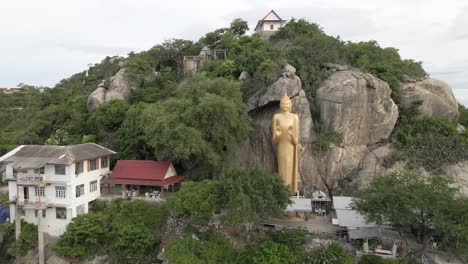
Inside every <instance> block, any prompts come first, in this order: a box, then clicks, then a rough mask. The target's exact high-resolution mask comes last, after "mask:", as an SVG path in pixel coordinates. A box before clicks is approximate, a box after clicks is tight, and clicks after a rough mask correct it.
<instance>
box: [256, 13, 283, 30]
mask: <svg viewBox="0 0 468 264" xmlns="http://www.w3.org/2000/svg"><path fill="white" fill-rule="evenodd" d="M285 23H286V20H283V19H282V18H281V17H280V16H278V14H276V12H275V11H273V10H271V11H270V12H269V13H268V14H267V15H266V16H265V17H264V18H262V19H260V20H259V21H258V23H257V26H256V27H255V33H258V34H260V35H262V36H263V35H266V36H268V35H270V34H271V33H273V32H275V31H278V29H280V28H281V27H283V26H284V24H285Z"/></svg>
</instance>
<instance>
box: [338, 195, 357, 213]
mask: <svg viewBox="0 0 468 264" xmlns="http://www.w3.org/2000/svg"><path fill="white" fill-rule="evenodd" d="M352 202H353V197H348V196H333V208H335V209H337V210H338V209H351V206H350V205H351V203H352Z"/></svg>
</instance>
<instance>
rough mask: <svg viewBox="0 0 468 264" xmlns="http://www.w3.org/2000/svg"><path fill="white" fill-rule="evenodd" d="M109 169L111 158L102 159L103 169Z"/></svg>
mask: <svg viewBox="0 0 468 264" xmlns="http://www.w3.org/2000/svg"><path fill="white" fill-rule="evenodd" d="M107 167H109V158H108V157H102V158H101V169H102V168H107Z"/></svg>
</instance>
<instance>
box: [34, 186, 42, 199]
mask: <svg viewBox="0 0 468 264" xmlns="http://www.w3.org/2000/svg"><path fill="white" fill-rule="evenodd" d="M34 194H35V195H36V196H42V197H44V187H34Z"/></svg>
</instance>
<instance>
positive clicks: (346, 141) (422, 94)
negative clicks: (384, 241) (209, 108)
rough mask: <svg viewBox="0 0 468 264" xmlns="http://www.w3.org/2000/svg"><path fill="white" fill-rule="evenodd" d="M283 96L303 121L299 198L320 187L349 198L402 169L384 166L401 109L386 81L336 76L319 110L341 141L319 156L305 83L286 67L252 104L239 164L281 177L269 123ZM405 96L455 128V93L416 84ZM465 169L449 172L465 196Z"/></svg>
mask: <svg viewBox="0 0 468 264" xmlns="http://www.w3.org/2000/svg"><path fill="white" fill-rule="evenodd" d="M285 90H286V91H287V92H288V95H289V96H290V97H292V100H293V104H294V106H293V109H292V112H295V113H297V114H298V115H299V117H300V122H301V123H300V125H301V135H300V136H301V140H300V148H299V152H300V154H299V155H300V156H299V162H300V165H299V172H300V176H301V177H300V183H299V188H300V190H301V191H302V192H304V193H306V194H307V193H310V192H312V191H314V190H316V189H320V190H324V191H327V192H328V193H330V194H334V195H336V194H350V193H351V192H353V191H354V190H355V189H358V188H360V187H363V186H365V185H367V184H368V183H369V182H370V181H371V180H372V178H373V177H376V176H378V175H382V174H385V173H388V172H390V171H394V170H400V169H403V168H404V164H401V163H397V164H395V165H394V166H393V167H392V168H385V167H384V166H383V163H384V161H385V159H386V158H387V157H389V155H391V154H392V153H393V152H394V150H395V148H394V147H393V145H392V143H391V140H390V138H389V137H390V135H391V133H392V131H393V129H394V127H395V124H396V121H397V119H398V107H397V106H396V104H395V103H394V102H393V100H392V99H391V97H390V94H391V90H390V87H389V86H388V84H387V83H386V82H384V81H382V80H380V79H378V78H376V77H374V76H372V75H370V74H364V73H361V72H358V71H354V70H348V69H347V68H346V67H344V68H342V69H337V70H336V69H335V70H334V71H333V73H332V74H331V75H330V77H329V78H328V79H327V80H326V81H324V83H323V85H322V86H321V87H320V88H319V89H318V90H317V93H316V97H315V104H316V105H317V107H318V109H319V111H320V122H321V123H322V124H323V126H324V127H325V129H327V130H328V131H336V132H339V133H340V134H341V135H342V137H343V141H342V142H341V143H340V144H339V145H332V146H331V148H330V149H329V150H328V151H326V152H323V153H322V152H320V151H318V150H314V149H312V146H311V143H312V142H313V140H314V139H315V136H314V133H313V129H312V118H311V113H310V103H309V101H308V99H307V98H306V97H305V94H304V91H303V90H302V87H301V80H300V78H299V77H298V76H296V75H295V69H294V68H293V67H292V66H290V65H287V66H286V67H285V68H284V69H283V76H282V77H281V78H280V79H278V80H277V81H276V82H275V83H273V84H272V85H271V86H270V87H268V89H266V90H265V91H261V92H258V93H257V94H255V95H254V96H252V98H250V99H249V100H248V104H247V108H248V111H249V114H250V116H251V117H252V123H253V129H254V134H253V135H252V136H251V137H250V138H249V139H248V140H246V141H245V142H244V143H243V144H242V146H241V147H240V148H239V150H238V153H237V157H238V161H239V162H240V165H242V166H246V167H259V168H262V169H263V170H265V172H266V173H269V174H276V168H277V162H276V154H275V149H274V145H273V144H272V142H271V133H272V132H271V131H272V130H271V122H272V117H273V115H274V114H275V113H276V112H277V111H279V101H280V98H281V96H282V95H283V93H284V91H285ZM402 90H404V91H403V94H404V95H403V98H404V103H405V104H408V103H409V102H410V101H411V100H413V99H414V98H417V99H414V100H421V101H422V104H423V106H425V107H423V111H422V114H423V115H428V116H440V117H448V118H450V119H451V120H452V121H454V122H456V120H457V119H458V110H457V109H456V100H455V98H454V97H453V94H452V92H451V90H450V87H448V86H447V85H445V84H443V83H442V82H440V81H436V80H432V79H425V80H421V81H414V82H412V83H405V84H404V86H403V88H402ZM410 95H411V96H410ZM428 109H429V110H428ZM467 167H468V164H467V163H466V162H465V163H460V164H456V165H451V166H448V167H447V168H446V171H447V172H449V173H450V174H451V175H454V177H455V179H456V181H457V183H458V184H459V185H460V186H462V187H463V188H465V189H464V190H465V191H466V192H467V193H468V169H467Z"/></svg>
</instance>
